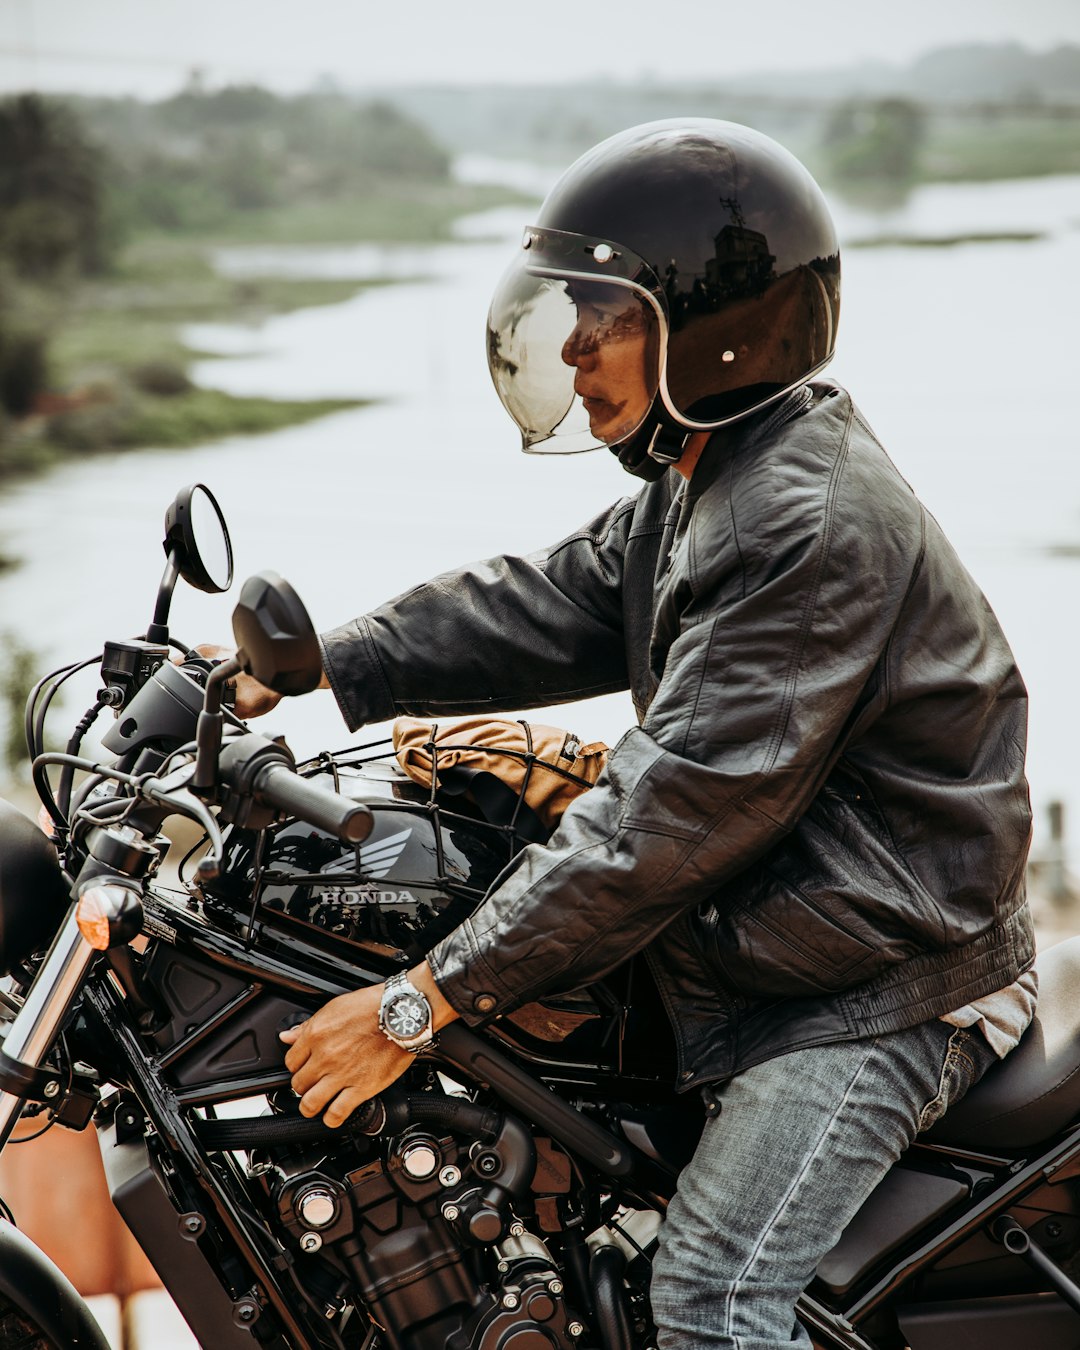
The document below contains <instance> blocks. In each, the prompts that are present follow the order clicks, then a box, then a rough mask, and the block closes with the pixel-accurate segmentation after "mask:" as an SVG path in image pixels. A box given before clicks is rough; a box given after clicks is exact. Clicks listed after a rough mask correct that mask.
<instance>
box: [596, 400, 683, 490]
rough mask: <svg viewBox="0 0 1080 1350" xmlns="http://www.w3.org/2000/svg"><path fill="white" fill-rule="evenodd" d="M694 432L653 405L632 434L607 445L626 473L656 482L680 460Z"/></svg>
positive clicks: (649, 481) (648, 481)
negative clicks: (614, 443)
mask: <svg viewBox="0 0 1080 1350" xmlns="http://www.w3.org/2000/svg"><path fill="white" fill-rule="evenodd" d="M692 434H693V433H692V432H690V431H688V430H687V429H686V427H683V426H679V424H678V423H677V422H675V421H673V420H672V419H671V418H669V416H668V415H667V413H666V411H665V410H664V409H662V408H661V409H657V408H656V406H655V405H654V406H653V409H652V411H651V412H650V413H649V415H648V416H647V417H646V418H645V420H644V422H642V424H641V426H639V427H638V429H637V431H635V432H634V433H633V435H631V436H629V437H627V439H626V440H625V441H620V442H619V443H618V444H617V445H612V446H609V447H608V448H609V449H610V451H611V453H612V454H613V455H615V456H616V457H617V458H618V461H619V463H620V464H621V465H622V466H623V468H624V469H625V470H626V472H627V473H632V474H633V475H634V476H635V478H644V479H645V481H646V482H647V483H655V482H656V480H657V479H658V478H662V477H663V476H664V474H665V473H666V472H667V470H668V468H669V467H670V466H671V465H672V464H677V463H678V462H679V460H680V459H681V458H682V456H683V451H684V450H685V449H686V443H687V441H689V439H690V437H691V435H692Z"/></svg>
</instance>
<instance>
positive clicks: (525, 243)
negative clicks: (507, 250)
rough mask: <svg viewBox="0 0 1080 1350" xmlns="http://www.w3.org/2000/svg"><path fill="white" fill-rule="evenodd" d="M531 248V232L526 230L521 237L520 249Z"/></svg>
mask: <svg viewBox="0 0 1080 1350" xmlns="http://www.w3.org/2000/svg"><path fill="white" fill-rule="evenodd" d="M532 246H533V234H532V230H526V231H525V233H524V234H523V235H522V236H521V247H522V248H532Z"/></svg>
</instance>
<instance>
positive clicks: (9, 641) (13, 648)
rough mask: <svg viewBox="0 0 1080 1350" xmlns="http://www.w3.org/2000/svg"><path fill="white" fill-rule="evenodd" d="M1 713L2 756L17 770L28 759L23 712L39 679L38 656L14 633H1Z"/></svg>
mask: <svg viewBox="0 0 1080 1350" xmlns="http://www.w3.org/2000/svg"><path fill="white" fill-rule="evenodd" d="M0 651H2V652H3V662H2V665H0V716H2V717H3V718H4V721H5V724H6V725H5V731H4V741H3V758H4V765H5V767H6V768H7V769H8V770H12V769H17V768H18V767H19V765H20V764H21V763H22V762H23V760H25V759H26V756H27V750H26V737H25V736H24V735H23V712H24V709H25V707H26V699H27V696H28V695H29V693H30V690H31V689H32V688H33V686H34V681H35V680H36V678H37V667H38V657H37V655H36V653H35V652H33V651H31V650H30V648H29V647H26V646H24V645H23V643H21V642H20V641H19V639H18V638H16V637H15V636H14V634H12V633H3V634H0Z"/></svg>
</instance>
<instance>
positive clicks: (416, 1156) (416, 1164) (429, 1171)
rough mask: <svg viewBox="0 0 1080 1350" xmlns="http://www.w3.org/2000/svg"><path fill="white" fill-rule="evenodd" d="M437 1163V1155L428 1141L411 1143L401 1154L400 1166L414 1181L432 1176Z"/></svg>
mask: <svg viewBox="0 0 1080 1350" xmlns="http://www.w3.org/2000/svg"><path fill="white" fill-rule="evenodd" d="M438 1165H439V1155H438V1154H437V1153H436V1152H435V1150H434V1148H432V1146H431V1145H430V1144H428V1143H422V1144H412V1145H410V1146H409V1147H408V1148H406V1150H405V1152H404V1153H403V1154H402V1155H401V1168H402V1171H404V1172H406V1173H407V1174H408V1175H409V1176H410V1177H412V1179H413V1180H414V1181H424V1180H426V1179H427V1178H428V1177H430V1176H432V1175H433V1174H434V1172H435V1169H436V1167H438Z"/></svg>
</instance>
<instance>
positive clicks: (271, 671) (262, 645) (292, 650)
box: [232, 572, 322, 695]
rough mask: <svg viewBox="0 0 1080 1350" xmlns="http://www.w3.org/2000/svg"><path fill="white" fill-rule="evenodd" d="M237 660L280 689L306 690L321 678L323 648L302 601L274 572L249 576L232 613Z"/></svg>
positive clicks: (284, 691)
mask: <svg viewBox="0 0 1080 1350" xmlns="http://www.w3.org/2000/svg"><path fill="white" fill-rule="evenodd" d="M232 624H233V636H234V638H235V639H236V659H237V660H238V661H239V662H240V665H241V667H242V668H243V669H244V670H245V671H246V672H247V674H249V675H252V676H254V678H255V679H256V680H258V681H259V683H260V684H265V685H266V687H267V688H268V689H273V690H275V691H276V692H277V693H279V694H286V695H295V694H308V693H310V692H311V691H312V690H313V689H317V688H318V686H319V682H320V680H321V679H322V652H321V650H320V649H319V640H318V638H317V637H316V635H315V629H314V628H313V626H312V623H311V619H310V618H309V616H308V612H307V610H306V609H305V608H304V602H303V601H302V600H301V599H300V597H299V596H298V595H297V594H296V592H295V591H294V590H293V588H292V587H291V586H290V585H289V583H288V582H287V581H285V580H283V579H282V578H281V577H279V576H278V574H277V573H276V572H256V574H255V575H254V576H253V577H248V579H247V581H245V582H244V585H243V587H242V588H241V591H240V599H239V601H238V602H237V605H236V608H235V609H234V610H233V616H232Z"/></svg>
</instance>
